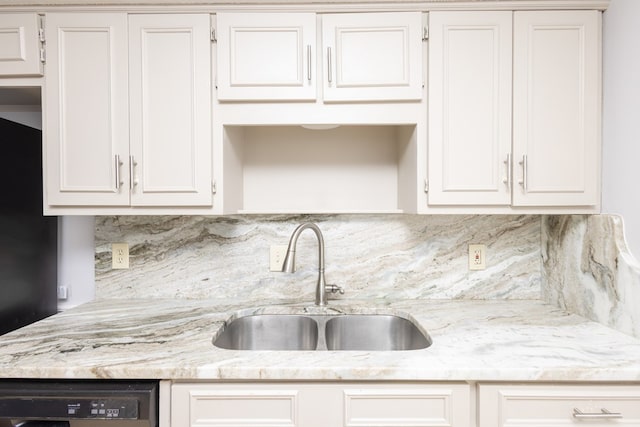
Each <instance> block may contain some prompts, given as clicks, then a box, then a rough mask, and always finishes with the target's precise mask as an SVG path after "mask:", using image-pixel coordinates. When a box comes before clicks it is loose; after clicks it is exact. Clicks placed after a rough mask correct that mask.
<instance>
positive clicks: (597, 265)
mask: <svg viewBox="0 0 640 427" xmlns="http://www.w3.org/2000/svg"><path fill="white" fill-rule="evenodd" d="M541 234H542V259H543V269H542V272H543V280H542V283H543V286H542V297H543V300H545V301H547V302H550V303H552V304H555V305H557V306H558V307H560V308H563V309H565V310H567V311H570V312H572V313H575V314H579V315H581V316H584V317H586V318H588V319H591V320H594V321H597V322H600V323H602V324H604V325H607V326H609V327H612V328H614V329H617V330H619V331H620V332H623V333H626V334H629V335H633V336H635V337H638V338H640V264H639V263H638V261H637V260H636V259H635V258H634V257H633V255H632V254H631V253H630V252H629V250H628V248H627V245H626V243H625V239H624V229H623V221H622V218H620V217H619V216H615V215H562V216H558V215H554V216H545V217H543V218H542V233H541Z"/></svg>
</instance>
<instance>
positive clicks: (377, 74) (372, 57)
mask: <svg viewBox="0 0 640 427" xmlns="http://www.w3.org/2000/svg"><path fill="white" fill-rule="evenodd" d="M322 41H323V52H322V53H321V56H322V57H323V61H324V67H323V70H324V73H325V74H324V76H323V81H324V83H323V87H324V90H323V98H324V100H325V101H381V100H420V99H421V98H422V83H423V79H422V15H421V14H420V13H419V12H387V13H359V14H352V13H341V14H327V15H323V16H322Z"/></svg>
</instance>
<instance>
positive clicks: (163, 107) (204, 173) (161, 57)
mask: <svg viewBox="0 0 640 427" xmlns="http://www.w3.org/2000/svg"><path fill="white" fill-rule="evenodd" d="M209 43H210V40H209V15H206V14H195V15H182V14H180V15H178V14H176V15H131V16H130V17H129V46H130V50H129V63H130V76H131V77H130V78H131V81H130V108H131V120H130V126H131V155H132V161H133V162H134V163H133V164H132V172H133V176H134V182H133V185H132V195H131V204H132V205H134V206H136V205H147V206H153V205H155V206H158V205H164V206H179V205H192V206H195V205H210V204H211V199H212V194H211V106H210V99H211V95H210V92H211V84H210V81H211V78H210V73H209V69H210V65H209V63H210V45H209Z"/></svg>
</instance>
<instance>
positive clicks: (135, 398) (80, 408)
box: [0, 380, 158, 427]
mask: <svg viewBox="0 0 640 427" xmlns="http://www.w3.org/2000/svg"><path fill="white" fill-rule="evenodd" d="M11 426H16V427H104V426H110V427H158V381H149V380H130V381H124V380H0V427H11Z"/></svg>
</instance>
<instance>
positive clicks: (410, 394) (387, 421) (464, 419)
mask: <svg viewBox="0 0 640 427" xmlns="http://www.w3.org/2000/svg"><path fill="white" fill-rule="evenodd" d="M469 413H470V411H469V391H468V385H466V384H464V385H455V384H452V385H451V386H442V387H424V388H420V387H417V388H392V387H378V388H361V389H352V388H346V389H345V390H344V426H345V427H370V426H384V427H432V426H433V427H436V426H437V427H445V426H450V427H455V426H460V427H462V426H467V425H469Z"/></svg>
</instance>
